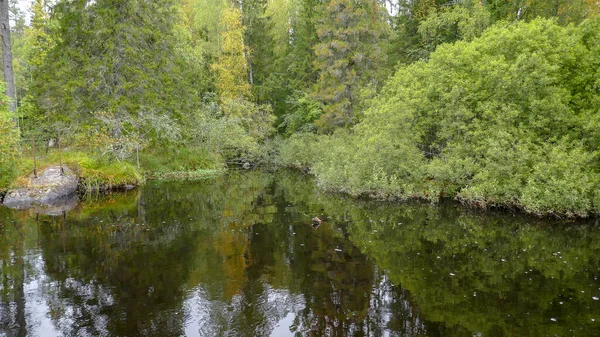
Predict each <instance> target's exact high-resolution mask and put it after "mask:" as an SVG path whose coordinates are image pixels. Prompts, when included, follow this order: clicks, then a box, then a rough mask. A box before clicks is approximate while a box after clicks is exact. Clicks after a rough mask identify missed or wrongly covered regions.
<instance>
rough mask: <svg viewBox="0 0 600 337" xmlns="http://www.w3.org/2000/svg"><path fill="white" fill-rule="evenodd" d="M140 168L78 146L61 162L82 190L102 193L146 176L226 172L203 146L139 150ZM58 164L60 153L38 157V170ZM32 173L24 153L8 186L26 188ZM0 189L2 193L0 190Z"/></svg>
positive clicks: (196, 176) (198, 175)
mask: <svg viewBox="0 0 600 337" xmlns="http://www.w3.org/2000/svg"><path fill="white" fill-rule="evenodd" d="M139 156H140V157H139V160H140V168H139V169H138V168H137V165H136V164H134V163H133V161H134V160H135V158H134V160H131V161H116V160H110V159H108V158H107V157H104V156H101V155H98V154H94V153H90V152H87V151H82V150H78V149H70V150H64V151H63V153H62V161H63V164H66V165H67V166H68V167H69V168H70V169H71V170H72V171H73V172H74V173H75V174H76V175H77V176H78V177H79V190H80V191H81V192H103V191H109V190H113V189H119V188H122V187H125V186H126V185H134V186H137V185H140V184H143V183H144V182H145V180H146V179H186V180H189V179H191V180H194V179H206V178H212V177H215V176H217V175H221V174H223V172H225V166H224V164H223V161H222V159H221V158H220V157H218V156H217V155H214V154H210V153H208V152H207V151H205V150H202V149H160V150H156V151H147V152H143V153H140V155H139ZM58 164H59V155H58V152H56V151H51V152H50V153H49V154H48V155H43V156H39V157H37V160H36V166H37V172H38V173H40V172H42V171H43V170H45V169H46V168H48V167H50V166H55V165H58ZM32 175H33V159H32V158H31V155H28V154H24V155H23V156H22V157H21V158H20V159H19V160H18V162H17V163H16V167H15V172H14V177H16V178H14V179H11V180H12V183H11V184H10V187H11V188H18V187H27V186H28V185H29V181H30V179H31V177H32ZM0 192H2V191H1V190H0Z"/></svg>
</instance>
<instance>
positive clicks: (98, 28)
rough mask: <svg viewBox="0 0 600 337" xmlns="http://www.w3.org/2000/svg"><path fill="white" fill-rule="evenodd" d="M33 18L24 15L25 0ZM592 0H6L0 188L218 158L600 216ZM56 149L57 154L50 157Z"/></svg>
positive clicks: (532, 209) (345, 187)
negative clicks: (53, 174)
mask: <svg viewBox="0 0 600 337" xmlns="http://www.w3.org/2000/svg"><path fill="white" fill-rule="evenodd" d="M25 7H27V9H24V8H25ZM599 13H600V2H598V1H597V0H454V1H449V0H371V1H366V0H163V1H150V0H54V1H45V0H33V1H30V2H27V3H26V6H24V4H23V3H20V2H18V1H7V0H3V1H0V21H1V22H2V23H3V26H4V27H9V26H10V30H9V31H8V30H7V31H6V32H2V41H3V45H2V56H3V62H4V64H3V69H4V82H3V84H2V85H3V86H4V88H3V90H2V92H4V93H3V94H2V97H0V100H1V101H2V104H1V105H0V135H1V136H0V194H2V193H5V192H6V190H8V189H9V188H12V187H15V186H18V185H19V184H22V182H23V180H24V177H26V176H28V175H30V174H31V172H32V168H33V162H34V159H33V158H35V156H34V152H35V150H34V148H37V155H38V158H36V165H37V166H38V167H42V168H43V167H44V166H49V165H51V164H57V163H58V161H59V158H60V161H64V162H65V163H66V164H67V165H69V167H71V168H72V169H73V170H74V171H75V172H76V173H77V174H78V175H79V176H80V178H81V179H82V181H83V184H82V185H83V186H86V187H87V188H88V189H94V188H97V189H98V188H101V187H102V186H119V185H125V184H141V183H143V181H144V180H146V179H172V178H175V179H188V178H194V177H199V176H204V175H206V174H213V173H215V172H219V171H221V170H223V169H224V168H227V167H238V166H242V165H244V166H252V167H268V168H295V169H299V170H302V171H304V172H307V173H309V174H311V175H313V176H314V179H315V180H316V181H317V183H318V185H319V187H320V188H322V189H323V190H326V191H332V192H342V193H346V194H349V195H351V196H354V197H371V198H379V199H385V200H406V199H413V198H416V199H424V200H428V201H432V202H436V201H439V200H440V199H442V198H454V199H457V200H459V201H461V202H462V203H464V204H467V205H473V206H478V207H501V208H506V209H510V210H520V211H524V212H527V213H532V214H536V215H541V216H549V215H550V216H561V217H563V216H566V217H587V216H591V215H595V214H599V213H600V152H599V151H598V147H599V145H600V56H599V55H600V17H599V16H598V14H599ZM58 145H60V147H59V146H58Z"/></svg>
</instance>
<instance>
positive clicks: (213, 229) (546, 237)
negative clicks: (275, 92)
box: [0, 172, 600, 337]
mask: <svg viewBox="0 0 600 337" xmlns="http://www.w3.org/2000/svg"><path fill="white" fill-rule="evenodd" d="M314 216H319V217H321V218H323V219H325V221H324V222H323V224H321V225H320V226H318V227H317V228H315V227H314V226H313V224H312V221H311V219H312V217H314ZM599 260H600V229H599V228H598V225H597V224H596V223H595V221H594V220H590V221H586V222H561V221H547V220H539V219H534V218H528V217H524V216H520V215H515V214H507V213H501V212H495V213H489V212H488V213H485V212H480V211H473V210H468V209H464V208H461V207H459V206H457V205H455V204H452V203H448V204H443V205H439V206H433V205H429V204H422V203H405V204H398V203H396V204H392V203H381V202H379V203H376V202H368V201H360V200H358V201H357V200H352V199H349V198H346V197H342V196H337V195H330V194H325V193H321V192H319V190H318V189H317V187H316V186H315V185H314V183H313V182H312V181H311V179H310V178H308V177H305V176H301V175H298V174H293V173H289V172H280V173H262V172H244V173H241V172H230V173H229V174H228V175H226V176H223V177H220V178H217V179H211V180H206V181H199V182H151V183H149V184H148V185H147V186H145V187H143V188H141V189H139V190H137V191H131V192H128V193H124V194H113V195H110V196H108V197H104V198H88V200H86V201H84V202H83V203H81V204H80V205H79V206H78V207H77V208H76V209H74V210H72V211H69V212H67V213H65V214H63V215H59V216H49V215H44V214H36V213H35V212H33V211H12V210H8V209H5V208H0V262H1V267H2V269H1V270H0V336H41V337H45V336H598V331H600V301H599V297H600V281H599V280H598V277H599V276H600V270H599V267H600V263H599V262H600V261H599Z"/></svg>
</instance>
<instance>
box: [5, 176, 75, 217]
mask: <svg viewBox="0 0 600 337" xmlns="http://www.w3.org/2000/svg"><path fill="white" fill-rule="evenodd" d="M63 170H64V175H61V172H60V166H52V167H49V168H47V169H46V170H44V171H43V172H42V173H41V174H39V175H38V177H37V178H33V177H32V178H30V180H29V183H28V186H27V187H23V188H19V189H15V190H11V191H8V193H7V194H6V197H4V206H7V207H10V208H17V209H24V208H29V207H31V206H33V205H51V204H53V203H55V202H56V201H57V200H60V199H62V198H64V197H66V196H69V195H71V194H73V193H75V191H76V190H77V183H78V180H77V176H76V175H75V174H74V173H73V171H71V170H70V169H69V168H68V167H67V166H66V165H63Z"/></svg>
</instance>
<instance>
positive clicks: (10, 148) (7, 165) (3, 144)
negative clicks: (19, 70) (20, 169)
mask: <svg viewBox="0 0 600 337" xmlns="http://www.w3.org/2000/svg"><path fill="white" fill-rule="evenodd" d="M3 87H4V86H0V90H1V91H3ZM0 100H2V101H3V103H1V104H0V135H2V136H1V137H0V191H2V190H3V189H5V188H6V187H7V186H8V185H9V184H10V182H11V179H12V178H13V175H14V169H15V161H16V159H17V157H18V146H19V130H18V129H17V128H16V126H15V123H14V122H13V118H12V116H11V115H10V113H9V111H8V104H6V102H7V101H8V98H7V97H6V95H4V94H2V95H1V97H0Z"/></svg>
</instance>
